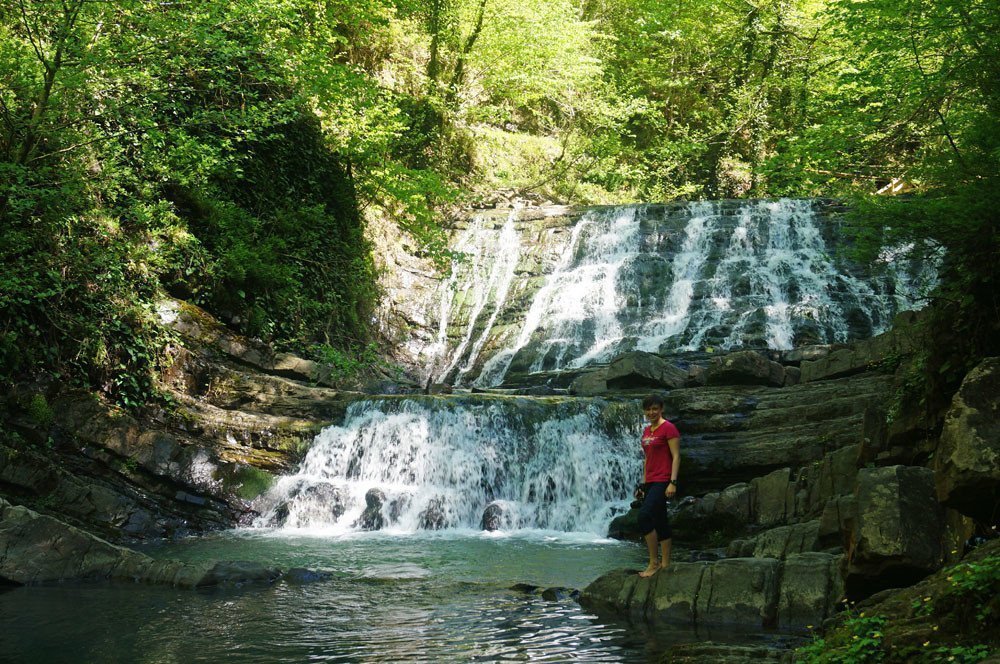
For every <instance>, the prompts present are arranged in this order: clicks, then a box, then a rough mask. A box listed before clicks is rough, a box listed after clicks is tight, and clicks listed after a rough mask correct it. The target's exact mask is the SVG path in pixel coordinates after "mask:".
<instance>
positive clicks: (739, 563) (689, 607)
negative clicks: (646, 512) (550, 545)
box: [580, 553, 844, 628]
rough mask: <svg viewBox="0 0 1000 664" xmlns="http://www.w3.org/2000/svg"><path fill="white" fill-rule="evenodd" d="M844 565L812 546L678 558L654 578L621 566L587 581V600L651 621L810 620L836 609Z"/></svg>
mask: <svg viewBox="0 0 1000 664" xmlns="http://www.w3.org/2000/svg"><path fill="white" fill-rule="evenodd" d="M840 567H841V556H836V555H832V554H826V553H805V554H796V555H793V556H789V557H788V558H787V559H786V560H783V561H782V560H776V559H773V558H733V559H726V560H719V561H714V562H698V563H674V564H672V565H671V566H670V567H669V568H667V569H666V570H664V571H661V572H660V573H659V574H656V575H655V576H653V577H652V578H651V579H642V578H640V577H639V576H638V574H637V573H636V572H635V571H633V570H618V571H614V572H609V573H608V574H605V575H603V576H601V577H600V578H598V579H597V580H596V581H594V582H593V583H592V584H590V585H589V586H587V587H586V588H585V589H584V590H583V592H582V593H581V595H580V603H581V604H583V605H584V606H585V607H588V608H591V609H594V610H604V611H613V612H615V613H617V614H619V615H627V616H630V617H631V618H632V619H634V620H644V621H646V622H650V623H682V624H688V625H700V626H710V625H743V626H748V627H771V628H773V627H782V628H793V627H803V626H805V625H816V624H819V623H821V622H822V621H823V620H824V619H825V618H827V617H828V616H830V615H832V614H833V612H834V611H835V609H836V605H837V603H838V602H839V601H840V599H841V597H842V595H843V588H844V584H843V577H842V575H841V572H840Z"/></svg>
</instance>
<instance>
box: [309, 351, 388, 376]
mask: <svg viewBox="0 0 1000 664" xmlns="http://www.w3.org/2000/svg"><path fill="white" fill-rule="evenodd" d="M310 350H311V354H312V356H313V357H315V359H316V361H317V362H320V363H322V364H324V365H325V366H327V367H329V369H330V378H332V379H333V380H335V381H338V380H343V379H349V378H356V377H358V376H359V375H360V374H361V373H362V372H364V371H366V370H370V369H375V368H387V367H386V363H385V361H384V360H382V358H381V356H380V354H379V350H378V346H376V345H375V344H368V345H367V346H365V347H363V348H353V349H346V350H345V349H342V348H335V347H333V346H330V345H328V344H318V345H316V346H313V347H312V348H311V349H310Z"/></svg>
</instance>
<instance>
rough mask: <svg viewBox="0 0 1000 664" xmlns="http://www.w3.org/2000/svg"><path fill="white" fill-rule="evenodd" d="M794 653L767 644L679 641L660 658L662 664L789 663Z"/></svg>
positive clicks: (793, 657)
mask: <svg viewBox="0 0 1000 664" xmlns="http://www.w3.org/2000/svg"><path fill="white" fill-rule="evenodd" d="M793 661H795V653H794V652H792V651H791V650H786V649H779V648H773V647H768V646H734V645H729V644H724V643H712V642H701V643H679V644H677V645H673V646H670V647H669V649H668V650H667V652H666V653H665V654H664V655H663V657H662V658H660V662H661V663H662V664H703V663H704V662H712V664H757V662H778V663H780V664H791V663H792V662H793Z"/></svg>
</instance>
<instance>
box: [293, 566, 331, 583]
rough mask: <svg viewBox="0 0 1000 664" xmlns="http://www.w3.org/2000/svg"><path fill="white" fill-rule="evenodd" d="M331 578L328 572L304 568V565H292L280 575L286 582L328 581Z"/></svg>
mask: <svg viewBox="0 0 1000 664" xmlns="http://www.w3.org/2000/svg"><path fill="white" fill-rule="evenodd" d="M331 578H333V574H332V573H330V572H323V571H318V570H311V569H306V568H305V567H293V568H292V569H290V570H288V571H287V572H285V573H284V574H282V575H281V579H282V580H283V581H285V582H286V583H294V584H299V585H301V584H305V583H317V582H319V581H328V580H330V579H331Z"/></svg>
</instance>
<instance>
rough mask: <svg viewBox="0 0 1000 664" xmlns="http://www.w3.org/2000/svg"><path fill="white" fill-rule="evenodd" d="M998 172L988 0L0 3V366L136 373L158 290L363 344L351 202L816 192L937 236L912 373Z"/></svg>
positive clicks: (948, 369) (978, 308)
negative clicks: (936, 283)
mask: <svg viewBox="0 0 1000 664" xmlns="http://www.w3.org/2000/svg"><path fill="white" fill-rule="evenodd" d="M998 179H1000V5H998V3H996V2H993V1H991V0H937V1H934V2H930V1H927V0H759V1H754V2H751V1H748V0H730V1H725V2H717V1H716V0H683V1H680V2H671V3H668V2H661V1H660V0H255V1H246V0H234V1H232V2H198V1H185V0H177V1H167V2H161V1H157V2H153V1H150V0H120V1H115V2H111V1H107V0H10V1H8V2H4V3H3V4H2V5H0V230H2V235H0V384H12V383H13V382H15V381H18V380H23V379H25V378H26V377H38V376H49V377H54V378H57V379H58V380H60V381H63V382H65V383H66V384H78V385H82V386H85V387H87V388H90V389H93V390H96V391H98V392H102V393H104V394H105V395H106V396H108V397H109V398H111V399H112V400H114V401H116V402H118V403H119V404H122V405H124V406H126V407H138V406H140V405H141V404H143V403H145V402H147V401H149V400H151V399H155V398H156V388H155V376H156V375H157V371H158V370H159V368H160V365H161V363H162V362H163V361H164V354H163V348H164V346H165V345H166V344H167V343H168V342H169V340H170V339H169V333H168V332H167V331H166V330H164V328H163V327H162V326H161V324H160V323H159V318H158V315H157V311H156V303H157V301H158V299H159V298H160V297H162V295H163V294H164V293H169V294H171V295H173V296H176V297H181V298H184V299H188V300H191V301H193V302H196V303H197V304H199V305H201V306H204V307H205V308H207V309H208V310H209V311H211V312H213V313H215V314H216V315H217V316H219V317H220V318H221V319H222V320H224V321H226V322H227V324H229V325H231V326H232V327H234V328H235V329H237V330H238V331H240V332H242V333H245V334H247V335H250V336H253V337H256V338H259V339H261V340H263V341H265V342H268V343H271V344H274V345H276V346H278V347H282V348H288V349H292V350H295V351H297V352H300V353H303V354H306V355H309V356H311V357H314V358H318V359H322V360H325V361H328V362H332V363H335V364H339V365H341V366H344V367H348V368H350V367H356V366H359V365H360V364H361V363H363V362H365V361H373V360H374V359H375V355H377V353H375V352H373V350H372V349H373V346H372V342H373V341H374V340H375V339H376V331H375V330H374V328H373V325H372V322H371V320H372V311H373V309H374V308H375V306H376V304H377V301H378V297H379V293H378V286H377V283H378V281H377V277H378V275H377V271H376V267H375V265H376V263H375V261H374V260H373V256H372V251H371V245H370V243H369V239H368V237H367V236H366V226H369V225H371V224H373V223H374V222H376V221H379V222H380V223H381V222H384V221H389V222H391V223H392V224H394V225H395V227H396V228H397V229H398V233H399V238H398V241H399V242H401V243H406V244H408V245H409V246H411V247H413V248H414V250H415V251H419V252H422V253H423V254H426V255H427V256H429V257H430V258H432V259H435V260H436V261H437V263H438V265H439V266H442V267H446V266H447V264H448V260H449V258H450V255H449V253H448V250H447V247H446V245H445V244H444V241H443V237H444V236H443V233H442V231H441V228H442V225H443V224H444V223H445V222H446V221H447V219H448V218H449V216H450V215H452V214H455V212H456V210H460V209H461V208H463V207H468V206H475V205H488V204H490V203H491V201H495V200H496V199H497V197H498V196H501V197H502V196H507V197H514V196H519V197H524V198H528V199H530V200H535V201H551V202H556V203H567V204H594V203H621V202H636V201H649V202H653V201H667V200H677V199H695V198H724V197H771V196H795V197H810V196H823V197H840V198H844V199H845V200H848V201H850V202H851V204H852V206H853V209H854V210H856V212H857V214H855V215H853V216H852V224H851V226H850V228H851V230H852V232H854V233H855V235H856V237H857V242H856V246H857V247H858V249H859V251H860V252H862V253H861V255H862V257H863V255H864V253H865V252H867V253H868V255H871V253H872V252H877V251H878V247H879V246H881V245H882V243H885V242H889V243H894V244H898V243H912V245H913V247H914V250H915V251H928V252H936V251H938V250H939V249H941V248H944V249H945V250H946V251H947V254H946V255H947V258H946V261H945V264H944V266H943V269H942V285H941V287H940V289H939V291H938V292H937V293H936V294H935V300H936V303H937V304H938V308H937V309H936V311H937V312H938V313H936V314H935V317H936V320H937V321H938V327H939V329H940V330H942V332H941V334H939V335H938V338H937V341H936V342H935V343H936V346H934V347H932V348H929V349H928V351H927V354H926V357H925V358H924V361H923V362H921V363H920V365H919V366H920V370H921V371H922V372H923V376H922V378H921V381H920V382H921V388H920V389H921V390H923V391H924V392H926V393H927V394H930V393H932V391H933V389H934V388H935V387H940V386H941V385H944V386H946V387H947V386H949V385H951V386H954V385H956V384H957V380H959V379H960V377H961V376H962V375H964V373H965V371H966V369H967V368H968V367H969V366H971V364H972V363H973V362H975V361H976V359H977V358H979V357H982V356H984V355H987V354H997V352H1000V349H998V347H997V346H998V341H997V338H998V337H1000V334H998V328H997V321H998V320H1000V313H998V312H1000V302H998V295H997V293H998V290H1000V289H998V287H997V286H998V279H997V277H998V269H1000V268H998V264H1000V257H998V251H1000V250H998V246H1000V237H998V233H1000V231H998V228H1000V225H998V223H997V214H998V213H997V210H998V209H1000V187H998ZM876 192H881V194H882V195H875V194H876ZM885 194H901V195H897V196H887V195H885ZM383 228H384V226H383Z"/></svg>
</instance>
